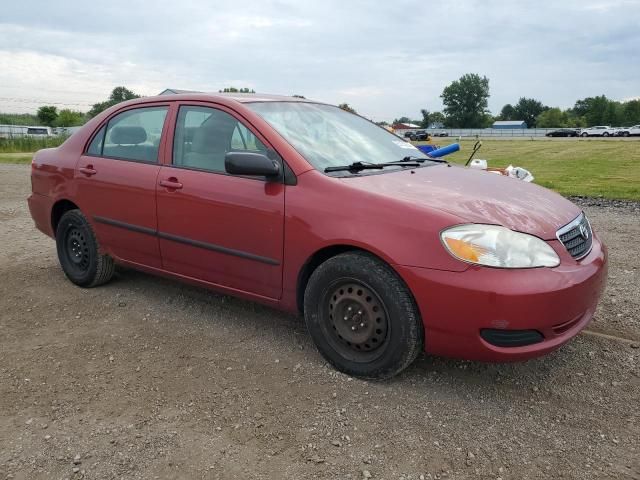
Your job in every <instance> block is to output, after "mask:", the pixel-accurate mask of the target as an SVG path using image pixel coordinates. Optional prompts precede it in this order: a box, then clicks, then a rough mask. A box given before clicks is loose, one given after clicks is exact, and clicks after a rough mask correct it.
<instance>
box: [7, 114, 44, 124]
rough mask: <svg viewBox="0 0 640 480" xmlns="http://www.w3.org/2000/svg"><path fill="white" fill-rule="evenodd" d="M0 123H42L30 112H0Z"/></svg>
mask: <svg viewBox="0 0 640 480" xmlns="http://www.w3.org/2000/svg"><path fill="white" fill-rule="evenodd" d="M0 125H42V122H41V121H40V119H39V118H38V116H37V115H33V114H31V113H0Z"/></svg>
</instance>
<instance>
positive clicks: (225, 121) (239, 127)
mask: <svg viewBox="0 0 640 480" xmlns="http://www.w3.org/2000/svg"><path fill="white" fill-rule="evenodd" d="M238 150H249V151H253V152H263V153H266V151H267V147H266V146H265V145H264V143H262V142H261V141H260V140H259V139H258V138H256V136H255V135H253V133H252V132H251V130H249V129H248V128H247V127H245V126H244V125H243V124H242V123H240V122H238V120H236V119H235V118H234V117H232V116H231V115H229V114H228V113H226V112H223V111H222V110H216V109H215V108H208V107H187V106H183V107H180V110H179V111H178V122H177V124H176V132H175V138H174V142H173V164H174V165H176V166H181V167H187V168H195V169H198V170H207V171H211V172H225V168H224V158H225V155H226V154H227V152H230V151H238Z"/></svg>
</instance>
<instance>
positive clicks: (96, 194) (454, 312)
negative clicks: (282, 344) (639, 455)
mask: <svg viewBox="0 0 640 480" xmlns="http://www.w3.org/2000/svg"><path fill="white" fill-rule="evenodd" d="M336 132H339V133H340V135H339V136H337V135H336ZM338 138H339V139H340V140H337V139H338ZM345 139H348V141H344V140H345ZM31 180H32V190H33V193H32V194H31V195H30V197H29V199H28V203H29V209H30V212H31V216H32V217H33V220H34V222H35V225H36V227H37V228H38V229H39V230H41V231H42V232H44V233H45V234H47V235H49V236H51V237H53V238H54V239H55V241H56V245H57V254H58V258H59V261H60V265H61V267H62V270H63V271H64V273H65V275H66V276H67V278H68V279H69V280H70V281H71V282H73V283H74V284H76V285H78V286H80V287H96V286H98V285H101V284H104V283H106V282H108V281H109V280H110V279H111V278H112V276H113V274H114V266H115V264H122V265H125V266H129V267H132V268H136V269H140V270H144V271H147V272H150V273H154V274H159V275H164V276H168V277H172V278H175V279H179V280H183V281H188V282H190V283H194V284H197V285H201V286H203V287H207V288H210V289H214V290H218V291H220V292H223V293H228V294H230V295H236V296H239V297H242V298H245V299H250V300H254V301H257V302H261V303H263V304H266V305H270V306H273V307H277V308H280V309H283V310H286V311H290V312H300V313H301V314H302V315H303V316H304V319H305V321H306V325H307V328H308V330H309V333H310V335H311V337H312V339H313V341H314V342H315V344H316V345H317V347H318V349H319V351H320V353H321V354H322V355H323V356H324V357H325V358H326V359H327V361H328V362H330V363H331V364H333V365H334V366H335V367H336V368H338V369H339V370H341V371H343V372H345V373H347V374H349V375H355V376H360V377H376V378H383V377H389V376H392V375H394V374H396V373H398V372H400V371H401V370H402V369H404V368H405V367H406V366H408V365H409V364H410V363H411V362H412V361H413V360H414V359H415V358H416V356H417V355H418V353H419V352H420V351H427V352H429V353H431V354H435V355H446V356H453V357H458V358H465V359H472V360H484V361H513V360H524V359H528V358H531V357H535V356H539V355H542V354H545V353H548V352H550V351H552V350H555V349H557V348H558V347H560V346H561V345H562V344H564V343H565V342H567V341H569V340H570V339H571V338H572V337H574V336H575V335H577V334H578V332H580V331H581V330H582V329H583V328H584V327H585V326H586V325H587V324H588V323H589V321H590V320H591V318H592V316H593V314H594V312H595V309H596V304H597V302H598V299H599V297H600V294H601V292H602V289H603V288H604V284H605V278H606V270H607V269H606V265H607V251H606V248H605V246H604V245H603V244H602V242H601V241H600V239H599V238H598V236H597V235H596V234H595V232H594V231H593V230H592V228H591V225H590V223H589V220H588V219H587V217H586V215H585V214H584V213H583V212H582V211H581V209H580V208H579V207H577V206H576V205H574V204H573V203H571V202H570V201H568V200H566V199H565V198H563V197H562V196H560V195H558V194H556V193H554V192H552V191H550V190H547V189H545V188H543V187H540V186H537V185H534V184H529V183H525V182H521V181H517V180H514V179H511V178H508V177H504V176H501V175H495V174H493V173H488V172H485V171H481V170H471V169H467V168H464V167H462V166H457V165H453V164H449V163H447V162H446V161H445V160H440V159H435V158H430V157H428V156H427V155H425V154H423V153H422V152H420V150H418V149H417V148H415V147H413V146H412V145H411V144H409V143H407V142H404V141H402V140H400V139H398V138H397V137H395V136H394V135H393V134H391V133H389V132H388V131H386V130H384V129H383V128H380V127H378V126H376V125H375V124H373V123H371V122H369V121H368V120H365V119H364V118H362V117H360V116H358V115H354V114H352V113H348V112H345V111H343V110H341V109H340V108H338V107H334V106H331V105H326V104H321V103H315V102H312V101H310V100H306V99H300V98H291V97H278V96H263V95H258V94H254V95H250V96H246V95H245V96H243V95H234V94H227V95H225V94H215V95H213V94H212V95H209V94H177V95H165V96H159V97H147V98H142V99H136V100H131V101H128V102H123V103H120V104H118V105H116V106H113V107H111V108H109V109H108V110H106V111H104V112H103V113H101V114H99V115H97V116H96V117H94V118H93V119H91V120H90V121H89V122H88V123H87V124H86V125H84V126H83V127H82V128H81V129H80V130H79V131H78V132H76V133H75V134H74V135H72V136H71V137H69V138H68V139H67V140H66V142H65V143H64V144H62V145H61V146H60V147H58V148H52V149H45V150H40V151H39V152H37V153H36V154H35V156H34V158H33V162H32V169H31ZM87 301H88V302H90V301H91V299H90V297H87ZM185 316H186V314H185ZM264 328H269V326H268V325H264Z"/></svg>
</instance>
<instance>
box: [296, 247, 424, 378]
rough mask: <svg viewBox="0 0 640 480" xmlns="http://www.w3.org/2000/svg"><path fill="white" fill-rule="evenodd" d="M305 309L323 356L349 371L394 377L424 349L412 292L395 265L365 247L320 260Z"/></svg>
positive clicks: (310, 330)
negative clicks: (399, 275) (397, 272)
mask: <svg viewBox="0 0 640 480" xmlns="http://www.w3.org/2000/svg"><path fill="white" fill-rule="evenodd" d="M304 313H305V321H306V324H307V329H308V330H309V333H310V335H311V337H312V339H313V341H314V342H315V344H316V346H317V348H318V350H319V351H320V353H321V354H322V356H323V357H324V358H325V359H326V360H327V361H328V362H329V363H331V364H332V365H333V366H334V367H335V368H336V369H338V370H340V371H342V372H344V373H346V374H348V375H353V376H356V377H363V378H378V379H381V378H389V377H392V376H394V375H396V374H398V373H399V372H401V371H402V370H404V369H405V368H406V367H407V366H409V365H410V364H411V363H412V362H413V361H414V360H415V358H416V356H417V355H418V353H419V352H420V351H421V350H422V349H423V345H424V329H423V326H422V321H421V319H420V314H419V312H418V308H417V306H416V304H415V301H414V300H413V297H412V295H411V293H410V292H409V290H408V288H407V287H406V285H405V284H404V282H403V281H402V280H401V279H400V278H399V277H398V275H397V274H396V273H395V272H394V271H393V270H392V269H391V267H389V266H388V265H387V264H385V263H383V262H382V261H380V260H378V259H377V258H375V257H374V256H372V255H370V254H367V253H365V252H348V253H343V254H340V255H337V256H335V257H333V258H330V259H329V260H327V261H326V262H324V263H323V264H322V265H320V266H319V267H318V268H317V269H316V270H315V271H314V272H313V274H312V275H311V278H310V279H309V283H308V284H307V288H306V291H305V295H304Z"/></svg>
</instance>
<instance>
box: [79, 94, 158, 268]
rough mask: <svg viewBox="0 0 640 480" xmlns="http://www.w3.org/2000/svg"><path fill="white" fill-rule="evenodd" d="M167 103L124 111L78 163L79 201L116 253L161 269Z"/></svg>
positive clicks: (101, 131) (102, 239) (102, 240)
mask: <svg viewBox="0 0 640 480" xmlns="http://www.w3.org/2000/svg"><path fill="white" fill-rule="evenodd" d="M168 108H169V107H168V106H166V105H159V106H150V107H144V108H133V109H129V110H125V111H124V112H121V113H118V114H117V115H115V116H113V117H111V118H110V119H109V121H108V122H107V123H106V124H104V125H103V126H102V127H101V128H100V129H99V130H98V132H97V133H96V134H95V135H94V137H93V139H92V141H91V143H90V144H89V146H88V147H87V150H86V152H84V154H83V155H82V156H81V157H80V160H79V161H78V163H77V167H76V172H75V175H76V184H77V186H78V193H77V201H78V204H79V206H80V208H81V210H82V211H83V213H84V214H85V215H87V217H88V219H89V221H90V222H91V224H92V225H93V228H94V230H95V233H96V235H97V237H98V239H99V241H100V243H101V245H102V246H103V247H104V248H105V249H106V250H107V251H108V252H109V253H110V254H112V255H113V256H114V257H116V258H119V259H123V260H127V261H130V262H134V263H137V264H140V265H146V266H150V267H155V268H160V267H161V260H160V246H159V244H158V238H157V236H156V229H157V217H156V184H157V178H158V174H159V172H160V164H159V162H158V152H159V150H160V148H159V147H160V142H161V139H162V138H163V137H162V131H163V127H164V123H165V117H166V115H167V110H168Z"/></svg>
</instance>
